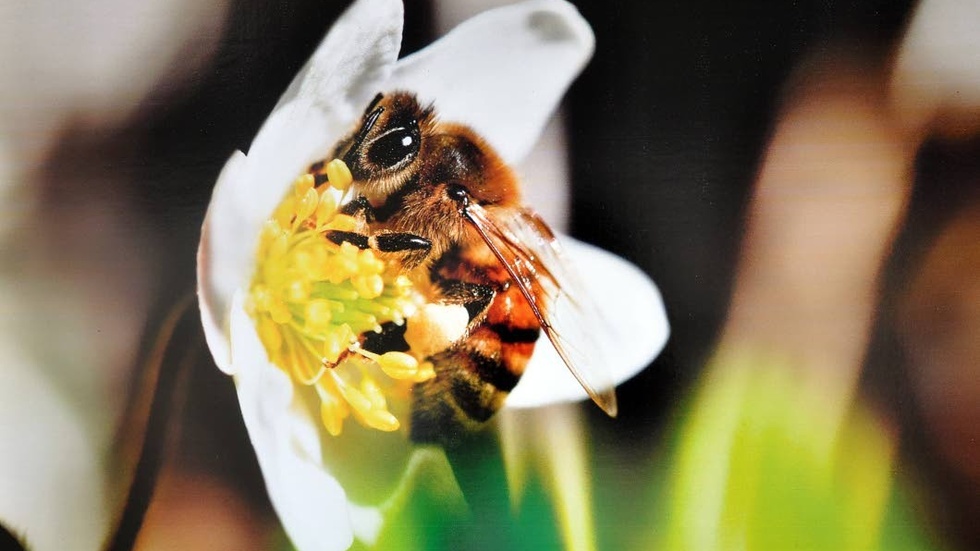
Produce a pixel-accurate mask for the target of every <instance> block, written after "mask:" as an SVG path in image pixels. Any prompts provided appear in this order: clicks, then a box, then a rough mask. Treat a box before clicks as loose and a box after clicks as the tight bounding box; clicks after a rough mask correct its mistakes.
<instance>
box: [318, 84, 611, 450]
mask: <svg viewBox="0 0 980 551" xmlns="http://www.w3.org/2000/svg"><path fill="white" fill-rule="evenodd" d="M333 158H338V159H342V160H343V161H344V162H345V163H346V164H347V166H348V167H349V168H350V171H351V174H352V176H353V179H354V182H353V184H352V189H353V190H354V193H355V199H353V200H351V201H350V202H349V203H348V204H347V205H346V206H345V207H344V211H345V213H346V214H350V215H352V216H355V217H360V218H361V219H363V220H364V221H365V223H366V226H367V228H368V231H367V232H365V233H358V232H345V231H333V232H330V233H328V235H327V237H328V238H329V239H331V240H332V241H334V242H335V243H338V244H339V243H342V242H348V243H352V244H354V245H356V246H358V247H360V248H362V249H366V248H371V249H374V250H375V251H376V252H379V253H382V254H384V255H387V256H389V257H395V258H397V260H398V261H399V262H400V263H401V267H402V268H403V269H404V270H405V272H406V273H408V274H409V276H410V277H411V278H412V279H413V280H414V281H416V282H417V283H418V284H419V287H420V288H421V289H423V293H424V294H425V295H426V298H427V299H428V300H430V301H431V302H436V303H442V304H454V305H461V306H463V307H465V309H466V313H467V315H468V318H469V322H468V324H467V326H466V330H465V332H464V334H463V336H462V338H460V339H458V340H457V341H456V342H455V344H453V345H452V346H450V347H449V348H448V349H446V350H444V351H441V352H437V353H435V354H434V355H433V356H432V357H430V358H429V360H430V361H432V362H433V365H434V367H435V371H436V376H435V378H434V379H431V380H429V381H426V382H423V383H416V384H415V386H414V388H413V395H412V412H411V421H410V437H411V438H412V440H414V441H416V442H421V443H426V442H432V443H440V444H443V445H450V446H451V445H452V444H453V443H454V442H456V441H457V440H458V438H459V436H460V435H461V434H462V433H464V432H467V431H470V430H473V429H476V428H478V427H479V426H480V425H482V424H483V423H484V422H486V421H487V420H488V419H489V418H490V417H491V416H492V415H493V414H494V413H495V412H496V411H497V410H498V409H499V408H500V407H501V406H502V405H503V402H504V399H505V398H506V396H507V394H508V393H509V392H510V391H511V390H512V389H513V388H514V387H515V386H516V385H517V383H518V381H519V379H520V377H521V375H522V373H523V372H524V369H525V367H526V366H527V363H528V360H529V359H530V357H531V354H532V352H533V351H534V347H535V344H536V341H537V340H538V337H539V335H540V333H541V332H542V330H543V331H544V333H545V335H547V337H548V338H549V339H550V340H551V342H552V343H553V344H554V346H555V348H556V350H557V351H558V353H559V355H560V356H561V358H562V359H563V360H564V362H565V364H566V365H567V366H568V368H569V370H570V371H571V373H572V374H573V375H574V376H575V378H576V379H577V380H578V381H579V383H580V384H581V385H582V386H583V387H584V388H585V390H586V391H587V392H588V394H589V395H590V396H591V397H592V399H593V400H594V401H595V402H596V404H598V405H599V406H600V407H601V408H602V409H603V410H604V411H606V412H607V413H608V414H609V415H610V416H615V415H616V398H615V394H614V391H613V387H612V384H611V380H610V378H609V377H608V376H607V374H606V371H605V366H604V365H602V363H601V358H598V357H597V354H596V350H597V347H596V343H593V342H591V337H592V335H591V334H590V331H589V329H588V328H589V327H591V326H592V324H594V323H597V321H598V320H597V319H590V316H592V315H593V311H591V310H590V308H591V306H589V304H588V302H587V299H588V297H587V296H586V295H585V294H584V293H582V292H581V291H580V290H579V289H578V288H577V283H576V280H575V278H574V273H573V272H572V271H571V270H569V269H567V268H566V267H565V264H566V261H565V257H564V256H563V253H562V249H561V247H560V245H559V244H558V242H557V241H556V239H555V235H554V234H553V233H552V231H551V230H550V229H549V227H548V226H547V225H546V224H545V223H544V221H543V220H542V219H541V218H540V217H539V216H538V215H537V214H536V213H534V212H533V211H531V210H530V209H528V208H526V207H525V206H523V205H522V204H521V193H520V186H519V183H518V179H517V177H516V175H515V173H514V171H513V170H512V169H511V168H510V167H509V166H508V165H507V164H506V163H505V162H504V161H503V160H502V159H501V158H500V157H499V156H498V155H497V153H496V152H495V151H494V150H493V149H492V148H491V147H490V145H489V144H487V142H486V141H485V140H483V139H482V138H481V137H480V136H478V135H477V134H476V133H475V132H474V131H473V130H472V129H470V128H468V127H467V126H464V125H462V124H457V123H451V122H442V121H440V120H439V119H438V118H437V116H436V113H435V111H434V109H433V108H432V107H431V106H422V105H421V104H420V103H419V102H418V100H417V99H416V97H415V96H414V95H413V94H410V93H406V92H394V93H389V94H378V95H377V96H376V97H375V98H374V100H373V101H372V102H371V103H370V104H369V105H368V107H367V109H366V110H365V111H364V114H363V116H362V118H361V120H360V122H359V124H358V125H357V127H356V128H355V130H354V131H353V132H352V133H351V134H350V135H348V136H347V137H345V138H344V139H342V140H341V141H340V142H339V143H338V144H337V146H336V148H335V150H334V152H333ZM319 171H322V163H318V164H314V165H313V166H312V167H311V172H312V173H314V175H318V173H319ZM317 178H318V180H321V181H322V180H323V176H317ZM385 329H386V330H385V331H384V333H393V334H395V338H396V340H397V337H398V335H397V333H398V332H399V331H402V332H403V331H404V328H401V329H399V327H396V326H394V325H393V324H389V327H386V328H385ZM388 336H390V335H388ZM366 339H367V340H370V341H372V342H369V343H368V342H366V343H365V347H367V348H370V347H371V346H374V347H381V348H385V349H386V350H385V351H387V350H391V349H393V348H401V349H407V345H406V344H404V341H402V342H401V344H392V341H391V340H390V339H389V340H388V341H387V342H385V343H384V344H379V340H378V339H375V338H372V337H367V338H366Z"/></svg>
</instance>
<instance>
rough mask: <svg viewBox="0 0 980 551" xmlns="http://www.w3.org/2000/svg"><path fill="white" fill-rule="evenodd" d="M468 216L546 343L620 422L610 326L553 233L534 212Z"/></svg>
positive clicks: (472, 209)
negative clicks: (606, 348)
mask: <svg viewBox="0 0 980 551" xmlns="http://www.w3.org/2000/svg"><path fill="white" fill-rule="evenodd" d="M466 214H467V217H468V218H469V220H470V221H471V222H472V223H473V225H474V227H475V228H476V230H477V232H479V234H480V236H481V237H482V238H483V240H484V241H485V242H486V244H487V246H488V247H489V248H490V250H491V251H493V253H494V255H495V256H496V257H497V259H498V260H500V262H501V264H503V265H504V268H506V269H507V272H508V273H509V274H510V277H511V279H513V281H514V283H515V284H516V285H517V286H518V287H519V288H520V290H521V293H522V294H523V295H524V298H526V299H527V301H528V303H529V304H530V305H531V309H532V310H533V311H534V315H535V316H536V317H537V318H538V322H539V323H540V324H541V329H543V330H544V332H545V334H546V335H547V336H548V339H549V340H550V341H551V343H552V344H553V345H554V347H555V350H557V351H558V355H559V356H561V359H562V360H563V361H564V362H565V365H566V366H567V367H568V369H569V371H571V373H572V375H573V376H575V379H576V380H578V382H579V384H581V385H582V388H584V389H585V391H586V392H587V393H588V394H589V396H590V397H591V398H592V400H593V401H594V402H595V403H596V404H597V405H598V406H599V407H600V408H602V409H603V411H605V412H606V413H607V414H609V415H610V416H612V417H615V416H616V411H617V406H616V393H615V389H614V385H613V379H612V376H611V375H610V374H609V371H608V367H607V366H608V364H607V363H606V358H607V357H608V355H607V354H605V352H604V349H603V346H604V344H605V343H607V342H610V341H609V339H605V338H603V335H601V334H598V333H601V332H602V330H603V328H604V327H607V324H605V323H603V322H602V315H601V312H600V310H599V309H598V308H597V307H596V306H595V304H594V303H593V302H592V300H591V297H590V296H589V295H588V294H587V293H586V292H585V291H584V288H583V286H582V285H581V284H580V283H579V280H578V278H577V277H576V275H575V271H574V269H572V267H570V266H569V261H568V257H567V255H565V254H564V253H563V252H562V247H561V244H560V243H559V242H558V240H557V239H556V238H555V234H554V232H552V231H551V228H549V227H548V225H547V224H546V223H545V222H544V220H542V219H541V217H540V216H538V214H537V213H535V212H534V211H532V210H529V209H521V208H514V209H510V208H506V209H493V210H492V211H490V210H487V209H484V208H483V207H481V206H479V205H476V204H470V205H468V206H467V207H466Z"/></svg>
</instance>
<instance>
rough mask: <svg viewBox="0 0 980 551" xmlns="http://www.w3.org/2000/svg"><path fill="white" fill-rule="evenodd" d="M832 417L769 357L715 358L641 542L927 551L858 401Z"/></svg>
mask: <svg viewBox="0 0 980 551" xmlns="http://www.w3.org/2000/svg"><path fill="white" fill-rule="evenodd" d="M832 418H833V416H831V415H826V411H825V410H824V409H822V408H821V396H820V395H819V391H816V392H815V391H814V390H813V389H812V388H806V387H804V386H803V385H802V384H801V382H800V381H799V380H796V379H794V377H793V370H791V369H788V366H787V365H786V364H784V363H781V362H780V361H778V360H773V359H763V358H753V357H744V358H740V359H734V360H733V359H731V358H729V359H725V360H716V361H714V362H713V365H712V367H711V369H710V370H709V371H708V376H707V377H705V379H703V385H702V386H701V388H700V389H699V390H698V391H697V393H696V395H695V396H694V398H693V400H692V401H691V402H690V403H689V405H688V406H687V408H686V410H685V412H684V415H683V420H682V422H681V424H680V426H679V430H678V432H677V434H676V441H675V445H674V449H673V450H672V458H671V459H670V460H669V461H667V462H665V463H664V464H663V468H665V469H666V471H667V474H666V475H665V476H663V477H662V478H663V479H665V480H666V484H665V485H664V486H663V487H662V488H660V489H659V490H658V491H656V492H654V494H655V496H656V497H655V499H657V500H659V501H660V502H661V503H660V505H659V506H658V508H659V509H658V512H657V515H656V517H657V518H655V519H654V521H653V526H654V528H651V531H650V533H649V535H648V537H649V539H648V540H646V541H647V545H646V546H647V547H649V548H656V549H673V550H685V549H692V550H699V551H706V550H712V549H753V550H765V549H821V550H822V549H888V550H893V549H933V548H935V547H934V545H933V544H932V542H930V541H929V540H928V538H927V536H926V534H925V533H924V531H923V530H922V528H921V527H920V526H919V525H918V524H917V521H916V520H915V519H914V515H913V514H912V510H911V509H910V504H909V501H908V500H907V499H906V498H905V496H904V494H903V493H902V492H900V491H899V490H898V488H899V487H900V486H899V482H898V481H896V480H895V479H894V465H893V461H894V452H895V438H894V434H893V433H892V431H891V430H890V428H889V427H888V426H886V425H884V424H882V422H881V421H880V420H879V419H877V418H876V417H875V416H874V415H873V414H872V413H871V412H870V411H868V410H867V409H866V408H864V407H862V406H861V405H856V406H855V407H853V408H852V411H850V412H849V414H848V415H847V417H845V419H844V421H843V422H842V423H841V424H840V425H837V424H836V423H835V422H834V421H832V420H831V419H832ZM656 478H657V477H655V479H656Z"/></svg>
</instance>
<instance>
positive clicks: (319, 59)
mask: <svg viewBox="0 0 980 551" xmlns="http://www.w3.org/2000/svg"><path fill="white" fill-rule="evenodd" d="M403 19H404V8H403V7H402V3H401V1H400V0H359V1H358V2H355V3H354V4H353V5H352V6H351V7H350V8H348V9H347V11H345V12H344V14H343V15H341V16H340V18H338V19H337V22H336V23H334V24H333V26H332V27H331V28H330V33H329V34H327V36H326V37H325V38H324V39H323V42H321V43H320V45H319V46H318V47H317V50H316V52H314V53H313V56H312V57H311V58H310V60H309V61H308V62H307V63H306V65H304V66H303V68H302V69H301V70H300V72H299V73H298V74H297V75H296V77H295V78H294V79H293V82H292V83H291V84H290V85H289V88H287V89H286V93H284V94H283V96H282V98H281V99H280V100H279V105H284V104H286V103H289V102H291V101H293V100H294V99H295V98H296V97H303V96H307V97H311V98H314V99H315V100H316V102H315V105H316V106H317V107H319V108H321V109H323V110H324V111H325V112H330V113H334V114H336V115H337V116H338V117H339V118H340V119H341V120H342V121H343V122H344V123H345V124H348V123H350V122H351V121H353V120H355V119H356V118H357V116H358V115H360V114H361V111H362V110H363V109H364V108H365V107H366V103H367V102H368V100H370V99H371V98H372V97H373V96H374V95H375V94H377V93H378V92H380V91H381V90H379V88H378V84H379V83H380V82H383V81H385V80H386V79H387V78H388V77H389V75H391V72H392V69H393V67H394V64H395V60H396V59H398V51H399V49H400V48H401V39H402V21H403Z"/></svg>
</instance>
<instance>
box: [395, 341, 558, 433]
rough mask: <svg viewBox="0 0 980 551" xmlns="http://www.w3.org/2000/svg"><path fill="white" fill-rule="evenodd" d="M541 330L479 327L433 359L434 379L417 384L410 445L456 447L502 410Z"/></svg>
mask: <svg viewBox="0 0 980 551" xmlns="http://www.w3.org/2000/svg"><path fill="white" fill-rule="evenodd" d="M539 334H540V330H539V329H538V328H514V327H510V326H508V325H506V324H493V325H484V326H481V327H479V328H477V329H476V330H475V331H474V332H473V333H472V334H471V335H470V336H469V337H468V338H467V339H466V341H464V342H463V343H460V344H459V345H458V346H457V347H455V348H453V349H451V350H448V351H446V352H443V353H441V354H438V355H436V356H434V357H433V358H432V362H433V364H434V365H435V370H436V377H435V379H432V380H431V381H427V382H425V383H420V384H417V385H415V389H414V396H413V398H414V402H415V407H413V408H412V429H411V436H412V440H414V441H416V442H432V443H438V444H442V445H444V446H452V445H454V444H455V443H456V442H458V441H459V439H460V437H461V436H462V435H463V434H465V433H468V432H472V431H474V430H476V429H478V428H479V427H480V426H481V425H482V424H483V423H485V422H486V421H487V420H489V419H490V417H491V416H492V415H493V414H494V413H496V412H497V410H499V409H500V407H501V406H502V405H503V402H504V399H505V398H506V397H507V394H508V393H509V392H510V391H511V390H513V389H514V387H515V386H517V383H518V381H519V380H520V377H521V374H522V373H523V372H524V367H525V366H526V365H527V362H528V359H529V358H530V357H531V353H532V352H533V351H534V343H535V341H537V339H538V336H539Z"/></svg>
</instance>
